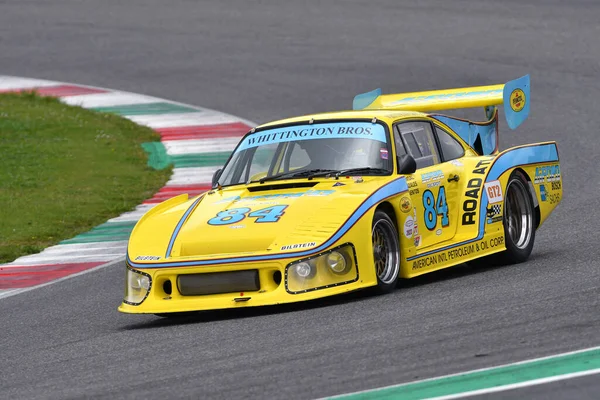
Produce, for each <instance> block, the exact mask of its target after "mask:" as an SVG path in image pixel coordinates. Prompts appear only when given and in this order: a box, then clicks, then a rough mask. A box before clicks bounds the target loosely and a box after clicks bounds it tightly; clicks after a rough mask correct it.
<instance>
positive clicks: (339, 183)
mask: <svg viewBox="0 0 600 400" xmlns="http://www.w3.org/2000/svg"><path fill="white" fill-rule="evenodd" d="M345 185H346V184H345V183H342V182H336V183H334V184H333V187H336V186H345Z"/></svg>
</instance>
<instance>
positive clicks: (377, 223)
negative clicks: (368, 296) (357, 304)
mask: <svg viewBox="0 0 600 400" xmlns="http://www.w3.org/2000/svg"><path fill="white" fill-rule="evenodd" d="M371 239H372V242H373V261H374V264H375V274H376V275H377V286H376V287H375V292H376V293H378V294H384V293H389V292H391V291H392V290H394V289H395V288H396V285H397V283H398V277H399V276H400V241H399V239H398V230H397V229H396V226H395V225H394V222H393V221H392V219H391V218H390V217H389V216H388V215H387V214H386V213H385V212H383V211H381V210H377V211H375V216H374V217H373V226H372V229H371Z"/></svg>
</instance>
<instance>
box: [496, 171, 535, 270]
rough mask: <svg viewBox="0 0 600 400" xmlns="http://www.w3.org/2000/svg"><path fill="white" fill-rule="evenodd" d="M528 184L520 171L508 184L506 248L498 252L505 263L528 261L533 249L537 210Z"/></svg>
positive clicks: (504, 221) (516, 172) (505, 207)
mask: <svg viewBox="0 0 600 400" xmlns="http://www.w3.org/2000/svg"><path fill="white" fill-rule="evenodd" d="M527 186H528V183H527V180H526V179H525V177H524V176H523V174H522V173H521V172H519V171H515V172H513V174H512V175H511V176H510V178H509V180H508V184H507V185H506V193H505V197H504V211H503V224H504V238H505V239H504V240H505V243H506V250H505V251H503V252H502V253H500V254H498V257H499V258H500V261H502V262H503V263H505V264H517V263H520V262H523V261H526V260H527V259H528V258H529V255H530V254H531V250H532V249H533V242H534V241H535V226H534V221H535V210H534V208H533V200H532V198H531V194H530V193H529V190H528V188H527Z"/></svg>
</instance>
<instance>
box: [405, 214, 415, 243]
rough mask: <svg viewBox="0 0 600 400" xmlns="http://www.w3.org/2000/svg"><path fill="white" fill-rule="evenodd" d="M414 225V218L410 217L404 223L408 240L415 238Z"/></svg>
mask: <svg viewBox="0 0 600 400" xmlns="http://www.w3.org/2000/svg"><path fill="white" fill-rule="evenodd" d="M413 225H414V221H413V218H412V217H411V216H410V215H409V216H408V217H406V220H405V221H404V236H405V237H406V238H407V239H410V238H412V237H413Z"/></svg>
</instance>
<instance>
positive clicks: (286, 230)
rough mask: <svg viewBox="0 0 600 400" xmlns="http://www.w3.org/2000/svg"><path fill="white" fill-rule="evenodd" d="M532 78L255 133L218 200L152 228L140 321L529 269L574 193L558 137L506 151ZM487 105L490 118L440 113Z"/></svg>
mask: <svg viewBox="0 0 600 400" xmlns="http://www.w3.org/2000/svg"><path fill="white" fill-rule="evenodd" d="M529 88H530V83H529V76H524V77H522V78H519V79H516V80H514V81H510V82H508V83H506V84H501V85H492V86H481V87H471V88H463V89H450V90H439V91H429V92H417V93H405V94H391V95H382V94H381V91H380V90H379V89H378V90H375V91H372V92H369V93H365V94H361V95H358V96H356V97H355V99H354V107H353V108H354V110H353V111H341V112H333V113H326V114H316V115H309V116H302V117H297V118H290V119H285V120H281V121H276V122H272V123H268V124H265V125H261V126H259V127H257V128H255V129H252V130H251V131H250V132H249V133H248V134H246V135H245V136H244V137H243V138H242V140H241V141H240V143H239V144H238V146H237V147H236V149H235V150H234V151H233V153H232V154H231V156H230V158H229V160H228V161H227V163H226V164H225V166H224V167H223V169H222V170H218V171H216V172H215V175H214V177H213V188H212V190H210V191H208V192H206V193H204V194H201V195H199V196H197V197H194V198H188V196H187V195H180V196H177V197H174V198H171V199H169V200H167V201H165V202H164V203H162V204H160V205H158V206H156V207H154V208H153V209H151V210H150V211H149V212H148V213H147V214H146V215H145V216H144V217H143V218H142V219H140V221H139V222H138V223H137V225H136V227H135V229H134V230H133V232H132V234H131V238H130V240H129V246H128V250H127V259H126V263H127V267H126V268H127V270H126V284H125V298H124V300H123V303H122V304H121V306H120V307H119V311H121V312H125V313H153V314H159V315H173V314H171V313H178V312H186V311H197V310H214V309H225V308H243V307H252V306H264V305H272V304H282V303H290V302H298V301H304V300H311V299H315V298H320V297H326V296H332V295H336V294H340V293H346V292H350V291H354V290H358V289H364V288H373V289H374V290H376V291H378V292H381V293H385V292H389V291H391V290H393V289H394V288H395V287H396V284H397V282H398V279H399V278H412V277H414V276H418V275H422V274H425V273H428V272H431V271H436V270H439V269H442V268H447V267H451V266H453V265H456V264H460V263H464V262H468V261H473V260H476V259H482V258H484V257H485V258H486V259H487V258H495V259H496V261H497V260H500V261H502V262H506V263H518V262H522V261H525V260H527V258H528V257H529V255H530V253H531V250H532V247H533V243H534V239H535V232H536V230H537V229H538V228H539V226H540V225H541V224H542V223H543V222H544V221H545V220H546V218H547V217H548V215H549V214H550V213H551V212H552V210H554V208H555V207H556V206H557V204H558V203H559V202H560V200H561V197H562V180H561V174H560V165H559V159H558V151H557V146H556V143H555V142H544V143H535V144H530V145H525V146H519V147H514V148H511V149H508V150H504V151H499V150H498V110H497V107H496V106H497V105H499V104H504V113H505V115H506V119H507V122H508V125H509V127H510V128H511V129H514V128H516V127H517V126H519V125H520V124H521V123H522V122H523V121H524V120H525V119H526V118H527V116H528V114H529V100H530V95H529ZM470 107H484V109H485V112H486V116H487V118H486V119H487V121H485V122H470V121H466V120H463V119H459V118H453V117H449V116H445V115H441V114H435V113H432V111H434V110H436V111H439V110H445V109H456V108H470Z"/></svg>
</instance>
